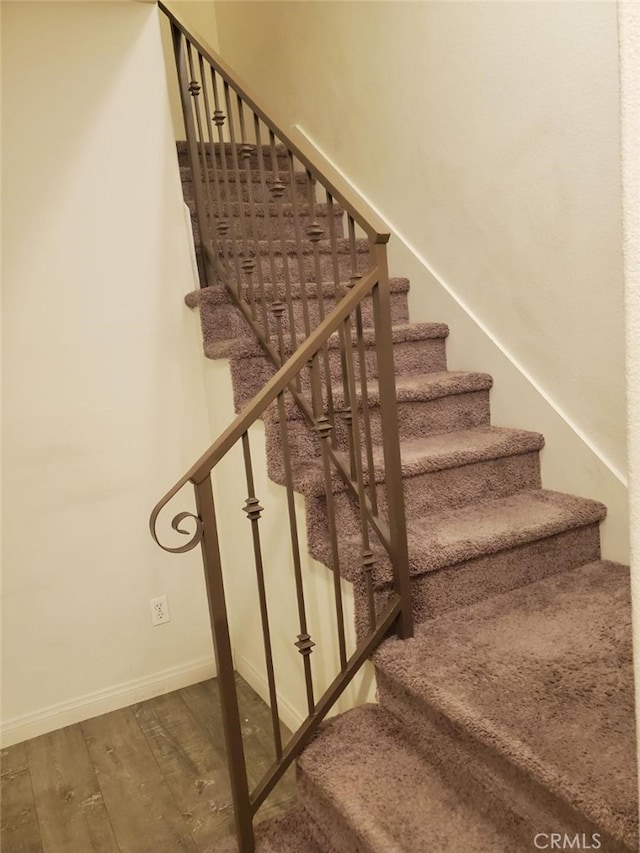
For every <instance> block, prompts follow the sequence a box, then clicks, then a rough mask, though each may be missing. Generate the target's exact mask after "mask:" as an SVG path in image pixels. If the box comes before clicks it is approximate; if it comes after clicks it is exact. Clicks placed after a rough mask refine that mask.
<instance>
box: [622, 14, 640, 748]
mask: <svg viewBox="0 0 640 853" xmlns="http://www.w3.org/2000/svg"><path fill="white" fill-rule="evenodd" d="M619 16H620V72H621V73H620V81H621V105H622V110H621V112H622V178H623V205H624V235H625V244H624V255H625V284H626V287H625V294H626V321H627V325H626V331H627V387H628V394H627V405H628V429H629V448H628V449H629V508H630V516H631V519H632V524H631V592H632V602H633V616H634V620H633V622H634V646H635V648H634V660H635V668H636V694H637V702H636V719H640V160H639V159H638V151H640V6H638V4H637V3H630V2H621V3H620V4H619ZM638 757H639V762H638V763H639V765H640V749H639V753H638Z"/></svg>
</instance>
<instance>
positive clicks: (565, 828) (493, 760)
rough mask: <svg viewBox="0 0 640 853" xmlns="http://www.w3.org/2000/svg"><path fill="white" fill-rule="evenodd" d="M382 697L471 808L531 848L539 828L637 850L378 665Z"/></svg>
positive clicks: (626, 852)
mask: <svg viewBox="0 0 640 853" xmlns="http://www.w3.org/2000/svg"><path fill="white" fill-rule="evenodd" d="M376 679H377V686H378V701H379V702H380V704H381V705H382V706H383V707H384V708H385V710H387V711H389V713H391V714H393V715H394V717H396V719H397V720H399V721H400V722H401V723H402V726H403V729H404V731H405V735H406V739H407V741H408V742H409V743H410V744H411V746H412V747H413V748H414V749H415V750H416V751H417V752H418V753H419V754H421V755H422V756H423V757H424V758H425V759H426V760H428V761H429V763H430V764H431V765H433V766H435V767H436V768H437V769H438V771H439V772H440V773H441V775H442V777H443V779H444V780H445V782H447V783H448V784H450V785H452V786H453V787H454V788H455V790H456V793H457V794H458V795H459V796H460V797H461V798H462V799H463V801H465V802H467V803H469V805H470V806H471V807H473V806H474V805H476V806H477V803H479V802H481V803H482V807H483V812H484V813H485V814H486V815H487V816H488V817H489V818H490V819H491V820H492V821H493V822H494V823H495V824H496V826H498V827H499V828H500V829H502V830H503V831H504V832H506V833H508V834H509V835H510V836H512V837H514V839H518V840H519V841H520V842H521V843H522V844H523V846H524V849H528V847H529V845H531V846H533V839H534V837H535V835H536V833H538V832H542V831H544V832H550V831H553V832H560V833H563V834H564V833H567V834H568V835H571V836H574V835H580V836H582V834H583V833H584V834H585V835H586V836H587V837H590V836H591V835H592V834H593V833H599V835H600V836H601V841H602V849H604V850H606V851H610V853H631V851H630V849H629V848H627V847H625V846H624V845H621V844H620V843H618V842H616V841H614V840H613V839H612V838H609V837H608V836H606V835H605V834H604V833H603V832H602V830H601V829H599V828H598V827H596V826H595V825H594V824H592V823H590V822H589V821H588V820H587V819H586V818H585V817H584V816H583V815H579V814H578V813H577V812H576V811H575V810H574V809H572V808H571V807H570V806H569V805H568V804H567V803H565V802H564V801H562V800H560V799H559V798H557V797H554V795H553V794H552V793H551V792H550V791H549V790H548V789H547V788H545V787H544V786H543V785H542V784H540V783H539V782H537V781H536V780H535V779H534V778H532V777H531V776H530V775H529V774H527V773H526V772H525V771H523V770H520V769H519V768H517V767H515V766H514V765H513V764H512V763H510V762H509V761H507V760H506V759H505V758H504V757H502V756H501V755H499V754H498V753H497V752H496V751H494V750H493V749H491V748H490V747H488V746H486V745H485V744H481V743H480V742H479V741H477V740H476V739H475V738H474V737H473V735H472V734H471V733H470V732H468V731H466V730H465V729H464V728H463V727H462V726H461V725H459V724H458V723H455V722H453V721H452V720H451V719H449V718H447V717H446V716H444V715H443V714H442V713H440V712H439V711H438V710H437V709H436V708H434V707H433V706H432V705H431V704H429V703H427V702H424V701H421V700H419V699H418V698H416V697H414V696H412V695H411V694H410V693H409V692H407V691H406V690H405V689H404V688H402V687H401V686H399V685H398V684H396V683H395V682H394V681H393V680H392V679H390V678H388V677H387V676H386V675H385V673H384V672H382V671H381V670H379V669H377V670H376Z"/></svg>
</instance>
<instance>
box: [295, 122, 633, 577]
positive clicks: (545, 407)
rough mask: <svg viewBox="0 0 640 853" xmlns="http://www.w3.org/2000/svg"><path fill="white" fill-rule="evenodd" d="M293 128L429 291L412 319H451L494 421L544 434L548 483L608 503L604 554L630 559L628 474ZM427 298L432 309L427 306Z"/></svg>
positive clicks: (459, 357) (455, 340) (454, 339)
mask: <svg viewBox="0 0 640 853" xmlns="http://www.w3.org/2000/svg"><path fill="white" fill-rule="evenodd" d="M294 132H297V133H299V134H301V135H302V136H303V137H304V138H305V139H306V140H307V142H308V143H309V144H310V145H312V146H313V147H314V148H315V149H316V151H317V152H318V154H319V156H320V157H321V158H323V159H324V160H326V161H327V162H328V163H329V164H330V165H331V167H332V168H333V169H335V170H336V171H337V172H339V173H340V175H341V176H342V177H343V178H344V179H345V181H347V183H348V184H349V185H350V186H351V187H352V188H353V189H354V190H355V192H357V193H358V194H359V195H360V196H361V197H362V199H363V200H364V201H365V202H366V203H367V204H368V205H369V206H370V207H371V208H372V209H373V210H374V211H375V212H376V213H377V214H378V216H379V217H380V218H381V219H382V220H383V221H384V222H385V223H386V224H387V227H388V229H389V231H390V232H391V234H392V236H393V239H392V240H391V241H390V243H389V259H390V265H391V269H392V271H395V274H397V275H400V274H401V275H403V276H407V277H408V278H409V279H411V280H412V281H413V282H414V283H415V282H420V285H421V287H422V286H423V290H422V292H423V293H426V296H425V297H422V299H421V301H420V305H419V306H417V307H418V310H417V311H414V303H413V302H412V293H411V292H410V294H409V299H410V307H411V312H412V319H413V320H414V321H416V322H424V321H427V320H429V319H431V320H433V319H437V320H438V321H440V322H445V323H448V324H449V326H450V328H451V336H450V338H449V339H448V342H447V356H448V360H449V365H450V369H453V370H463V369H469V367H468V365H469V364H470V363H473V364H474V365H477V367H475V368H474V369H477V370H482V371H483V372H487V373H490V374H491V375H492V376H493V378H494V386H493V389H492V392H491V407H492V417H493V420H494V422H495V423H498V424H500V425H509V426H517V427H519V428H522V429H530V430H535V431H538V432H541V433H543V435H544V436H545V442H546V443H545V448H544V450H543V451H542V455H541V461H542V475H543V483H544V485H545V487H546V488H550V489H556V490H558V491H564V492H571V493H573V494H576V495H582V496H584V497H590V498H594V499H596V500H600V501H602V502H603V503H604V504H606V506H607V508H608V515H607V519H606V521H605V522H604V523H603V524H602V526H601V539H602V553H603V557H605V558H607V559H611V560H618V561H620V562H623V563H628V562H629V510H628V488H627V478H626V476H625V474H624V473H623V472H621V471H620V470H618V469H617V468H616V466H615V465H614V464H613V463H612V462H611V460H609V459H608V458H607V457H606V455H605V454H604V453H602V452H601V451H600V450H599V448H598V447H597V446H596V445H595V444H594V443H593V442H592V441H591V440H590V439H589V437H588V436H587V435H585V434H584V432H583V431H582V430H580V428H579V427H578V426H577V425H576V424H575V423H573V421H572V419H571V418H570V417H569V415H568V414H567V413H566V412H565V411H564V410H563V409H562V406H561V405H559V403H558V402H557V401H556V400H555V399H553V398H552V397H551V396H550V395H549V394H548V393H547V392H546V391H545V389H544V388H543V387H541V386H540V385H539V384H538V383H537V382H536V381H535V379H534V378H533V377H532V376H531V375H530V374H529V373H528V371H527V369H526V367H525V366H524V365H522V364H521V363H520V362H519V361H518V359H516V358H515V357H514V356H513V355H512V354H511V353H510V352H509V350H508V348H507V347H505V346H504V345H503V344H502V342H501V341H500V340H499V339H498V338H496V337H495V335H494V334H492V332H491V331H490V330H489V329H488V328H487V327H486V326H485V325H484V324H483V323H482V321H481V320H480V319H479V318H478V317H477V316H476V315H475V314H474V312H473V311H472V310H471V309H470V308H469V306H467V305H466V304H465V302H464V300H462V299H461V298H460V297H459V296H458V295H457V294H456V292H455V289H454V288H453V287H452V286H451V285H450V283H448V282H446V281H444V280H443V278H442V276H440V275H439V274H438V271H437V270H435V269H434V268H433V266H432V265H431V264H430V263H429V261H428V259H427V258H425V257H424V256H423V255H422V254H421V252H420V251H419V250H418V249H417V248H416V247H415V246H413V245H412V244H411V242H410V241H409V240H408V239H407V238H406V237H405V235H404V234H403V233H402V232H401V231H400V229H398V228H396V227H395V226H394V225H393V223H392V222H389V220H388V219H387V218H386V217H385V216H384V214H383V212H382V211H380V210H379V209H378V208H377V207H376V205H375V204H374V203H373V202H372V201H371V199H369V198H367V195H366V194H365V193H363V192H362V191H361V190H360V189H359V188H358V187H357V186H356V185H355V184H354V183H353V182H352V181H351V180H350V178H349V176H348V175H346V174H345V173H344V172H343V171H342V170H341V169H340V168H339V167H338V166H337V165H336V163H334V162H333V160H332V159H331V158H330V157H329V156H328V155H327V154H326V153H325V152H324V151H323V150H322V148H321V147H320V146H319V145H318V144H317V142H316V141H315V140H314V139H313V138H312V137H311V136H310V135H309V134H308V133H307V132H306V131H305V130H304V128H302V127H301V126H299V125H296V126H295V130H294ZM427 304H428V316H427V311H426V309H425V307H424V306H425V305H427ZM513 400H517V401H518V405H517V410H514V406H513Z"/></svg>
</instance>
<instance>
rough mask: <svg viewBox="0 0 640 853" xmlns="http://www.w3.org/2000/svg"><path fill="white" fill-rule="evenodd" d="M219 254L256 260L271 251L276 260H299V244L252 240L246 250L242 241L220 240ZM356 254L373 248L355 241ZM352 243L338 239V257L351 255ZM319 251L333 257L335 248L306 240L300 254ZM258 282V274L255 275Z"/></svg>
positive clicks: (323, 243) (322, 241)
mask: <svg viewBox="0 0 640 853" xmlns="http://www.w3.org/2000/svg"><path fill="white" fill-rule="evenodd" d="M217 248H218V254H219V255H220V256H221V257H222V256H223V254H224V250H225V249H227V251H231V252H235V253H236V254H237V255H238V257H239V258H255V257H256V256H258V255H261V256H263V257H265V258H268V257H269V253H270V251H271V252H272V253H273V256H274V257H275V258H280V257H282V255H286V256H288V257H291V258H293V259H294V260H295V259H296V258H297V243H296V241H295V240H292V239H285V240H281V239H279V238H278V239H274V240H273V241H272V242H271V243H269V241H268V240H252V241H248V245H247V248H246V249H245V247H244V243H243V241H242V240H222V239H220V240H218V243H217ZM353 248H355V251H356V254H358V255H368V254H369V252H370V250H371V246H370V244H369V241H368V240H355V241H354V246H353ZM351 249H352V245H351V241H350V240H348V239H346V238H345V237H337V238H336V240H335V253H336V255H350V254H351ZM316 250H317V251H318V254H319V255H332V254H333V251H334V246H333V245H332V243H331V241H330V240H328V239H327V240H319V241H318V242H317V243H314V244H312V243H310V242H309V241H307V240H305V241H304V243H303V244H302V246H301V247H300V253H301V254H302V255H304V256H308V255H309V256H313V255H314V253H315V251H316ZM255 278H256V281H257V278H258V276H257V273H256V275H255Z"/></svg>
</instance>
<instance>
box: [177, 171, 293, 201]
mask: <svg viewBox="0 0 640 853" xmlns="http://www.w3.org/2000/svg"><path fill="white" fill-rule="evenodd" d="M283 183H284V184H285V188H284V192H283V193H282V196H281V198H282V201H283V202H284V203H285V204H291V202H292V200H293V197H294V194H295V198H296V200H297V201H298V203H299V204H307V203H308V202H309V192H308V190H307V185H306V183H305V182H304V181H296V182H295V184H294V189H293V191H292V188H291V185H290V184H289V183H288V182H283ZM217 187H218V193H219V195H220V200H221V201H222V202H227V201H229V202H231V203H232V204H235V203H236V202H247V201H253V202H255V203H256V204H260V205H263V204H265V203H266V204H274V203H277V200H276V199H274V196H273V194H272V192H271V184H270V182H269V181H267V182H266V184H265V186H263V184H262V181H261V180H260V179H259V177H258V176H257V175H255V174H252V176H251V180H250V181H247V180H246V178H245V176H244V175H241V176H240V180H237V178H236V176H235V175H229V176H228V181H227V182H226V183H225V182H223V181H220V182H219V183H218V185H217ZM182 191H183V194H184V198H185V201H186V202H187V204H188V203H189V202H190V201H192V200H193V199H194V198H195V192H194V187H193V182H192V181H189V180H183V182H182ZM202 192H203V198H204V199H205V200H206V198H207V189H206V186H205V185H204V183H203V188H202ZM209 193H210V195H211V201H212V203H213V204H215V203H216V201H217V197H218V196H217V194H216V185H215V184H214V183H213V182H211V183H210V185H209Z"/></svg>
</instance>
